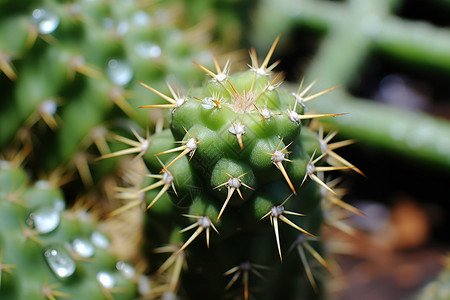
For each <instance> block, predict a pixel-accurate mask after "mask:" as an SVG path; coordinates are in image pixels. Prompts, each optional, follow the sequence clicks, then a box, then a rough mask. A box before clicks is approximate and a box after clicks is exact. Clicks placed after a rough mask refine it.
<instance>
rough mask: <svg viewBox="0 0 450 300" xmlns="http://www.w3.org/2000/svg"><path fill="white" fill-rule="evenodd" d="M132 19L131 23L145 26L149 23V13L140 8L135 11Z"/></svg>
mask: <svg viewBox="0 0 450 300" xmlns="http://www.w3.org/2000/svg"><path fill="white" fill-rule="evenodd" d="M132 20H133V21H132V22H133V24H134V25H137V26H145V25H148V24H150V16H149V14H148V13H146V12H145V11H142V10H140V11H137V12H135V13H134V15H133V17H132Z"/></svg>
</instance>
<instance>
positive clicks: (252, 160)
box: [103, 38, 361, 299]
mask: <svg viewBox="0 0 450 300" xmlns="http://www.w3.org/2000/svg"><path fill="white" fill-rule="evenodd" d="M277 42H278V38H277V40H276V41H275V42H274V43H273V45H272V47H271V49H270V50H269V53H268V54H267V56H266V58H265V59H264V61H263V62H262V63H261V64H259V62H258V58H257V56H256V53H255V51H254V50H252V51H251V52H250V56H251V61H252V64H251V66H250V69H249V70H247V71H243V72H239V73H235V74H232V75H231V74H230V71H229V63H228V62H227V63H226V64H225V66H224V67H223V69H221V68H220V66H219V64H218V63H217V60H216V59H215V58H214V62H215V65H216V72H213V71H211V70H209V69H207V68H206V67H204V66H202V65H201V64H198V63H195V64H196V66H198V67H199V68H200V69H202V70H203V71H205V72H206V73H207V75H208V76H209V77H210V78H209V80H208V81H207V82H206V84H205V85H204V86H202V87H198V88H191V89H190V90H189V93H188V94H185V95H184V94H182V92H180V91H179V90H178V89H177V90H175V89H174V88H173V87H171V86H169V89H170V91H171V93H172V95H171V96H167V95H166V94H163V93H161V92H159V91H158V90H156V89H155V88H153V87H151V86H150V85H148V84H147V83H143V82H141V84H142V85H143V86H144V87H145V88H147V89H149V90H150V91H152V92H154V93H156V94H157V95H159V96H160V97H161V98H162V99H164V100H165V102H164V103H161V104H150V105H144V106H142V107H141V108H142V109H147V108H150V109H155V108H169V109H170V128H168V129H164V130H161V131H158V132H155V133H154V134H152V135H148V134H147V135H148V137H147V138H144V137H142V136H141V135H139V134H138V132H136V131H133V133H134V135H135V136H136V139H137V141H134V140H130V139H128V138H124V137H116V139H117V140H118V141H121V142H123V143H125V144H128V145H130V146H133V148H131V149H126V148H125V149H122V150H118V151H117V152H114V153H111V154H109V155H106V156H103V158H107V157H115V156H120V155H123V154H130V153H137V154H136V157H135V158H134V159H133V162H132V163H131V164H130V165H129V168H130V169H132V168H134V164H136V163H137V161H138V160H139V159H140V158H143V159H144V161H145V163H146V165H147V168H148V171H149V173H148V174H147V175H145V176H144V177H143V181H142V184H138V185H135V186H128V187H121V188H118V191H120V192H119V197H120V198H122V199H124V200H125V199H126V200H127V201H125V203H124V206H123V207H122V208H119V209H117V210H115V211H113V212H112V214H111V215H117V214H120V213H122V212H123V211H125V210H127V209H129V208H131V207H135V206H139V205H145V207H146V210H147V212H148V219H147V228H148V230H147V231H148V234H147V240H146V242H147V246H146V248H148V249H149V250H148V255H149V257H150V259H149V261H150V264H152V266H153V270H154V272H155V273H154V274H155V275H158V276H163V277H165V278H166V279H165V284H167V286H168V289H167V290H165V292H166V296H168V295H169V294H170V295H172V297H175V295H184V296H187V297H188V298H189V299H213V298H220V299H222V298H224V299H225V298H227V297H229V298H236V299H240V298H244V299H249V298H250V297H251V295H252V294H253V295H254V296H255V297H256V298H258V299H275V298H283V299H299V298H301V299H309V298H308V297H316V296H317V297H319V296H320V295H321V294H322V292H323V290H322V283H321V280H320V279H321V278H322V277H323V274H322V273H321V272H322V271H323V270H326V269H327V268H328V266H327V264H326V262H325V260H324V259H323V258H322V255H321V254H320V253H322V252H323V246H322V244H321V243H320V241H319V240H318V237H317V236H318V235H320V228H321V224H322V220H323V218H324V217H326V214H324V212H323V210H322V204H321V203H322V201H325V200H326V199H333V200H331V201H332V204H333V205H337V206H341V207H343V208H345V209H347V210H350V211H353V212H356V213H360V212H359V211H357V210H356V209H354V208H353V207H351V206H349V205H345V204H344V203H343V202H342V201H341V200H339V199H338V197H337V193H336V192H335V191H334V190H333V189H332V188H331V187H329V186H328V185H327V184H326V183H325V182H326V180H325V178H326V175H324V174H326V173H327V172H328V171H332V172H333V171H336V170H343V169H353V170H355V171H357V172H361V171H359V170H358V169H357V168H356V167H354V166H353V165H352V164H350V163H349V162H347V161H346V160H344V159H343V158H341V157H340V156H338V155H337V154H336V153H335V152H334V151H333V150H334V149H336V148H339V147H340V146H343V145H346V144H347V143H346V142H341V143H330V140H331V139H332V138H333V137H334V133H332V134H330V135H327V136H325V137H324V136H323V131H322V130H321V129H319V131H316V130H314V129H313V127H311V126H310V127H308V125H310V120H311V119H317V118H322V117H335V116H337V115H339V114H338V113H330V114H314V113H312V112H309V111H308V107H307V104H308V101H310V100H313V99H315V98H318V97H319V96H321V95H323V94H325V93H327V92H330V91H331V90H333V89H334V87H333V88H330V89H328V90H325V91H321V92H316V93H313V92H312V90H313V86H314V84H315V81H314V82H312V83H310V84H309V85H307V86H304V85H303V82H302V83H301V84H300V88H299V90H298V92H297V93H290V92H287V91H284V90H283V89H282V88H280V87H279V86H280V85H281V80H280V77H279V76H272V73H273V71H272V70H273V68H274V67H275V66H276V64H277V63H274V64H272V65H270V66H269V61H270V59H271V56H272V53H273V51H274V49H275V47H276V44H277ZM342 117H345V116H342ZM141 176H143V175H141ZM144 193H145V197H144ZM330 194H331V195H332V196H333V197H329V195H330ZM328 204H329V203H328ZM328 204H327V206H328ZM304 214H305V215H306V216H305V215H304ZM269 220H270V221H269ZM200 236H204V238H201V237H200ZM200 239H206V245H205V242H204V241H200ZM160 247H162V248H160ZM155 248H156V250H154V251H152V250H150V249H155ZM288 249H290V250H289V251H287V253H286V250H288ZM292 249H296V250H297V251H298V253H299V256H300V257H299V256H298V255H292V253H291V252H292V251H291V250H292ZM163 252H164V253H165V252H169V253H171V254H170V255H169V258H168V259H167V260H165V261H164V258H163V255H162V253H163ZM166 255H167V254H166ZM310 260H314V261H315V262H316V265H319V268H317V269H318V270H316V268H314V269H313V266H312V264H311V266H310ZM184 265H187V268H183V266H184ZM320 265H322V266H320ZM320 269H322V270H320ZM258 277H262V278H265V279H266V280H263V279H261V278H258ZM159 278H161V277H159ZM238 281H239V282H240V281H242V284H240V283H238ZM162 284H163V283H162ZM171 299H172V298H171Z"/></svg>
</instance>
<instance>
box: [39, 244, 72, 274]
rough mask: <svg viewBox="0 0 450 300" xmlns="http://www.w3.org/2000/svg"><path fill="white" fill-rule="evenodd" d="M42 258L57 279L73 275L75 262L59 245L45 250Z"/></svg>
mask: <svg viewBox="0 0 450 300" xmlns="http://www.w3.org/2000/svg"><path fill="white" fill-rule="evenodd" d="M44 257H45V259H46V260H47V263H48V265H49V267H50V269H52V271H53V273H55V275H56V276H57V277H59V278H67V277H69V276H71V275H72V274H73V273H75V270H76V264H75V261H74V260H73V259H72V257H70V255H69V253H68V252H67V250H66V249H65V248H64V247H62V246H59V245H55V246H53V247H49V248H47V249H46V250H45V252H44Z"/></svg>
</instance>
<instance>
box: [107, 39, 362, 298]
mask: <svg viewBox="0 0 450 300" xmlns="http://www.w3.org/2000/svg"><path fill="white" fill-rule="evenodd" d="M277 42H278V38H277V40H276V41H275V42H274V44H273V45H272V47H271V49H270V51H269V53H268V55H267V56H266V58H265V60H264V62H263V63H262V64H261V65H259V64H258V60H257V57H256V53H255V51H254V50H252V51H251V52H250V57H251V60H252V65H251V66H249V67H250V70H251V71H252V72H253V74H254V75H253V80H252V83H251V86H250V87H249V88H248V89H247V87H244V92H242V93H239V92H238V89H237V88H236V87H235V86H234V85H233V83H232V82H231V81H230V80H229V74H228V73H229V65H230V64H229V61H227V63H226V64H225V67H224V68H223V70H222V69H221V68H220V66H219V64H218V62H217V59H216V58H215V57H213V60H214V64H215V66H216V73H214V72H212V71H210V70H208V69H207V68H205V67H203V66H202V65H200V64H198V63H194V64H195V65H197V66H198V67H199V68H201V69H202V70H204V71H205V72H206V73H207V74H208V75H210V76H211V77H212V78H211V80H210V82H211V83H212V84H215V85H216V88H217V87H218V88H219V89H220V88H222V89H223V90H224V91H225V94H228V95H229V97H230V101H225V100H224V97H222V96H220V94H219V93H218V92H217V91H212V95H210V96H207V97H204V98H199V97H193V98H194V99H196V100H197V101H201V102H202V106H203V107H205V106H207V107H209V108H213V109H217V110H220V109H221V108H222V107H224V106H228V107H229V108H230V109H231V110H232V111H233V112H234V122H231V125H230V127H229V129H228V132H229V133H230V134H232V135H234V136H236V139H237V144H238V146H239V148H240V149H241V150H243V149H244V148H245V147H246V146H245V145H244V142H243V135H245V128H246V125H245V124H244V123H243V121H244V116H245V115H246V114H248V113H251V112H253V111H257V112H258V113H259V115H260V118H261V120H262V121H266V120H269V119H270V118H272V117H273V116H275V115H284V117H286V118H287V119H288V120H289V121H290V122H292V123H293V124H295V125H296V126H299V125H300V124H301V120H305V119H316V118H321V117H330V116H337V115H339V114H304V113H303V110H304V109H305V107H306V106H305V102H307V101H309V100H312V99H315V98H317V97H319V96H321V95H323V94H325V93H327V92H329V91H331V90H333V89H334V88H335V87H334V88H330V89H328V90H325V91H322V92H318V93H315V94H311V95H307V93H308V92H309V91H310V90H311V88H312V87H313V85H314V84H315V82H316V81H314V82H312V83H311V84H309V85H308V86H307V87H306V88H303V82H302V83H301V84H300V87H299V90H298V92H297V93H292V96H293V100H294V105H293V107H294V108H293V109H292V108H289V109H287V111H286V112H283V111H277V112H272V111H271V110H270V109H269V108H268V106H267V102H266V103H265V105H260V104H258V103H257V102H258V100H259V99H261V98H262V96H263V95H264V94H265V93H266V92H271V91H273V90H275V89H276V88H277V87H278V86H279V85H280V84H281V82H280V81H279V82H276V81H277V79H278V78H279V75H278V76H276V77H275V79H273V80H272V81H270V82H269V83H268V84H266V85H265V86H264V87H263V88H262V91H260V92H259V93H257V92H255V89H254V88H255V85H256V78H257V76H264V77H266V76H268V75H271V74H272V70H273V68H274V67H275V66H276V64H277V63H274V64H272V65H271V66H269V67H268V63H269V61H270V57H271V55H272V54H273V51H274V49H275V46H276V44H277ZM141 84H142V85H143V86H144V87H146V88H147V89H149V90H151V91H152V92H154V93H156V94H157V95H159V96H161V97H162V98H163V99H164V100H166V101H167V102H168V104H152V105H146V106H142V107H141V108H170V109H172V114H175V113H176V110H177V109H178V108H179V107H181V106H182V105H184V104H185V103H186V102H188V101H196V100H188V97H187V95H186V96H182V95H181V94H180V92H179V90H178V89H176V92H175V89H174V88H172V87H171V86H170V85H169V90H170V92H171V94H172V97H169V96H166V95H165V94H163V93H161V92H159V91H157V90H156V89H154V88H152V87H151V86H149V85H147V84H145V83H141ZM254 93H255V94H254ZM297 105H300V106H301V110H300V111H299V110H298V109H297ZM239 118H241V119H242V121H236V119H239ZM192 122H193V123H195V120H194V121H192ZM172 125H173V124H172ZM182 128H183V130H184V133H185V140H182V141H179V142H178V143H181V144H182V145H181V146H178V147H175V148H172V149H169V150H164V151H161V152H158V153H155V154H153V155H154V156H155V157H156V159H157V160H158V162H159V163H160V165H161V167H162V169H161V170H160V172H159V173H160V174H158V175H147V176H149V177H153V178H158V179H159V181H157V182H156V183H153V184H151V185H149V186H148V187H144V188H141V189H138V190H137V191H136V192H135V193H134V194H133V197H134V198H137V199H135V200H133V201H132V202H130V203H129V204H128V205H125V206H124V207H123V208H119V209H117V210H116V211H114V212H113V213H112V214H117V213H120V212H122V211H123V210H125V209H126V208H127V207H131V206H136V205H139V204H141V203H142V202H144V200H143V197H142V193H145V192H146V191H149V190H152V189H155V188H157V187H160V186H162V189H161V190H160V191H159V192H158V193H157V195H156V196H155V197H154V198H153V199H152V200H151V201H150V204H149V205H147V209H149V208H151V207H152V206H153V205H154V204H155V203H156V201H158V200H159V199H160V198H161V196H162V194H163V193H165V192H166V191H167V190H168V189H169V188H170V187H172V189H173V191H174V192H175V193H176V190H175V186H176V184H174V176H173V175H172V173H171V172H170V171H169V168H170V167H171V166H172V165H173V164H175V163H176V162H177V161H179V160H180V159H181V158H183V157H185V156H186V157H189V160H191V159H192V158H193V156H194V155H195V152H196V150H197V149H198V147H199V145H200V146H201V143H202V142H203V140H201V139H200V140H199V139H198V138H197V136H196V134H195V125H192V130H191V129H190V130H187V129H186V127H182ZM172 130H175V131H176V130H177V129H176V128H175V129H174V128H173V127H172ZM305 130H307V129H306V128H305ZM133 132H134V131H133ZM134 134H135V136H136V138H137V139H138V142H134V141H133V142H131V141H126V142H125V143H127V144H129V145H133V146H134V147H135V148H134V149H135V151H133V152H135V153H138V157H143V156H144V157H145V154H143V151H144V150H143V149H144V147H143V145H144V143H147V142H150V143H151V138H150V137H148V138H147V139H145V140H144V139H143V138H142V137H140V136H139V135H137V134H136V133H135V132H134ZM335 134H336V133H330V134H329V135H327V136H326V137H324V136H323V130H322V129H319V134H318V135H316V136H315V142H314V143H313V144H314V145H315V148H314V150H313V152H312V153H308V154H309V155H310V159H309V161H308V162H307V163H306V164H305V165H304V167H305V170H304V171H303V174H304V177H303V180H302V182H301V184H300V186H302V185H303V184H304V182H305V181H306V179H308V178H310V179H311V180H313V181H315V182H316V183H318V184H319V186H320V187H321V188H322V189H325V192H324V193H323V194H324V195H325V194H326V195H327V196H326V197H325V196H324V197H323V198H327V199H330V201H331V202H332V203H333V204H334V205H338V206H341V207H342V208H344V209H347V210H349V211H351V212H353V213H359V214H361V213H360V212H359V211H358V210H357V209H355V208H353V207H352V206H350V205H348V204H346V203H345V202H343V201H342V200H340V198H339V197H338V195H337V194H338V193H337V192H335V191H334V190H333V188H332V187H330V186H329V185H327V184H326V183H325V182H324V179H323V177H324V176H323V172H327V171H334V170H342V169H353V170H355V171H357V172H358V173H361V171H360V170H358V169H357V168H356V167H355V166H353V165H352V164H351V163H349V162H348V161H346V160H345V159H343V158H342V157H340V156H339V155H338V154H336V153H335V152H334V150H335V149H337V148H339V147H342V146H345V145H348V144H350V143H352V141H345V142H338V143H332V144H330V141H331V139H332V138H333V137H334V136H335ZM147 136H148V135H147ZM118 139H119V140H120V139H122V140H123V141H125V140H124V139H123V138H118ZM292 143H293V141H291V142H290V143H289V144H287V145H284V144H283V138H280V142H279V143H278V145H277V146H276V147H275V148H274V149H273V151H271V152H265V154H266V155H269V156H270V160H271V162H272V163H273V164H274V165H275V166H276V168H277V169H278V170H280V172H281V174H282V176H283V177H284V179H285V181H286V183H287V184H288V186H289V188H290V190H291V192H292V194H291V196H292V195H294V194H297V191H296V189H295V187H294V184H293V182H292V181H291V179H290V177H289V175H288V172H287V170H286V168H285V166H284V164H283V163H284V162H285V161H286V162H291V163H292V162H294V161H293V160H290V159H288V154H289V153H290V151H288V148H289V146H290V145H291V144H292ZM282 145H283V146H282ZM317 151H320V154H319V155H317V157H315V156H316V152H317ZM131 152H132V150H131V149H130V150H128V151H127V150H122V151H118V152H115V153H111V154H108V155H106V156H104V158H106V157H111V156H120V155H122V154H126V153H131ZM169 153H178V154H177V155H176V156H174V157H173V156H172V159H171V160H169V162H168V163H167V164H166V165H164V164H163V163H162V161H161V160H160V159H159V156H160V155H163V154H169ZM324 158H327V161H328V163H330V164H331V166H323V165H322V164H323V163H322V161H323V160H324ZM247 173H248V172H244V173H242V174H238V175H234V176H233V175H231V174H229V173H226V172H225V174H226V176H227V177H228V180H226V181H225V182H223V183H221V184H219V185H217V186H215V187H213V189H218V188H220V187H226V189H227V195H226V199H225V201H224V202H223V205H222V207H221V209H220V211H218V210H213V213H212V214H211V213H210V214H209V215H208V214H199V215H192V214H186V215H184V216H185V217H188V218H191V219H193V220H194V221H195V222H194V223H193V224H191V225H189V226H188V227H186V228H184V229H182V230H180V232H185V231H188V230H191V229H194V228H196V230H195V231H194V233H193V234H192V235H191V236H190V238H189V239H188V240H187V241H186V242H182V243H180V244H179V246H178V247H174V249H172V250H173V251H172V252H173V253H172V255H171V256H170V258H169V260H168V261H167V264H169V261H171V262H173V261H174V260H177V262H178V263H177V266H178V267H176V268H175V269H176V270H177V272H175V274H177V275H176V276H177V278H178V277H179V276H180V272H181V269H180V267H179V266H180V264H181V262H180V261H181V260H183V262H184V260H185V254H184V250H185V249H186V247H187V246H188V245H189V244H190V243H191V242H192V241H193V240H194V239H195V238H197V237H198V236H199V235H200V234H201V233H202V232H203V231H204V232H205V233H206V244H207V247H209V243H210V242H209V240H210V234H211V231H216V232H217V233H219V231H218V230H217V228H216V227H215V225H214V222H216V223H218V222H219V220H220V218H221V216H222V214H223V213H224V210H225V208H226V206H227V204H228V202H229V200H230V199H231V197H232V195H233V194H234V193H235V192H237V194H238V195H239V197H240V198H241V199H243V195H242V193H241V191H240V187H241V186H243V187H245V188H246V189H250V190H254V188H253V187H251V186H250V185H249V184H247V183H246V182H245V181H244V179H243V178H244V177H245V176H246V175H247ZM361 174H362V173H361ZM289 198H290V197H288V198H287V199H285V200H284V201H283V203H281V204H279V205H274V206H271V207H270V208H269V209H268V211H267V212H265V213H264V214H262V216H260V219H261V220H262V219H264V218H266V217H270V220H271V224H272V226H273V228H274V232H275V239H276V245H277V249H278V254H279V257H280V260H282V252H281V245H280V237H279V228H278V227H279V221H282V222H284V223H286V224H288V225H289V226H291V227H293V228H295V229H296V230H298V231H300V232H301V234H300V235H299V238H298V239H297V240H296V241H295V242H294V243H293V245H292V247H294V246H295V247H296V248H297V249H298V252H299V254H300V257H301V260H302V263H303V264H304V266H305V270H306V274H307V277H308V279H309V281H310V283H311V285H312V286H313V287H314V289H317V285H316V283H315V281H314V278H313V276H312V272H311V269H310V268H309V265H308V263H307V261H306V256H305V252H304V249H306V251H307V252H309V253H310V254H311V255H312V256H313V257H314V258H315V259H316V260H318V261H319V263H320V264H321V265H323V266H324V267H325V268H326V269H328V266H327V264H326V262H325V260H324V259H323V258H322V256H321V255H320V254H319V253H318V252H317V251H316V250H314V248H313V247H311V245H310V244H309V243H308V240H309V239H314V238H316V237H314V235H313V234H311V233H309V232H308V231H306V230H304V229H303V228H301V227H300V226H298V225H296V224H295V223H294V222H292V221H291V220H289V219H288V218H287V217H286V215H297V216H300V215H301V214H299V213H296V212H292V211H288V210H286V209H285V204H286V202H287V201H288V200H289ZM307 236H309V238H308V237H307ZM292 247H291V248H292ZM181 253H183V254H181ZM179 255H181V256H182V257H183V259H181V258H179V260H180V261H179V260H178V259H176V258H175V257H178V256H179ZM165 265H166V264H165ZM258 268H263V267H262V266H259V265H256V264H252V263H250V262H246V263H243V264H241V265H239V266H236V267H234V268H232V269H230V270H229V271H227V272H225V275H231V274H235V275H234V276H233V277H232V279H231V281H230V282H229V284H228V285H227V289H228V288H230V287H231V285H233V284H234V282H235V281H236V280H237V279H238V277H239V276H241V275H242V276H243V281H244V286H245V288H244V294H245V299H247V298H248V276H249V272H250V273H254V274H257V275H258V276H259V275H260V274H259V272H258V271H257V269H258ZM162 269H163V270H165V269H166V268H162ZM174 276H175V275H174ZM172 282H173V279H172ZM176 282H178V279H177V280H176ZM171 287H172V288H171V291H172V292H174V293H175V285H174V284H173V283H172V284H171Z"/></svg>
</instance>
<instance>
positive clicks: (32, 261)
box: [0, 160, 137, 300]
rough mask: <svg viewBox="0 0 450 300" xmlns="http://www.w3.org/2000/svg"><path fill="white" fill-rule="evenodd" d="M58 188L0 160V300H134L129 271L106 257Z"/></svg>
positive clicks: (91, 220)
mask: <svg viewBox="0 0 450 300" xmlns="http://www.w3.org/2000/svg"><path fill="white" fill-rule="evenodd" d="M65 205H66V204H65V200H64V196H63V194H62V192H61V190H60V189H58V188H55V187H53V186H52V183H51V182H49V181H46V180H41V181H37V182H35V183H34V184H30V183H29V182H28V178H27V175H26V173H25V171H24V170H23V169H21V168H20V167H17V166H15V165H14V163H12V162H8V161H5V160H2V161H0V224H1V226H0V228H1V229H0V295H1V298H2V299H5V300H6V299H11V300H13V299H14V300H19V299H63V298H73V299H134V297H135V296H136V294H137V291H136V286H135V283H134V282H133V280H134V279H135V277H136V271H135V269H134V267H132V266H131V265H129V264H127V263H125V262H123V261H117V260H116V259H115V258H114V257H113V256H112V255H111V254H110V249H109V248H110V246H109V244H110V242H109V239H108V238H107V237H106V235H105V234H104V233H102V232H101V231H100V230H99V229H98V228H97V227H98V226H97V221H96V218H95V217H94V216H93V215H91V214H90V213H88V212H86V210H84V209H82V207H80V208H78V209H77V208H72V209H70V210H67V209H66V208H65Z"/></svg>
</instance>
